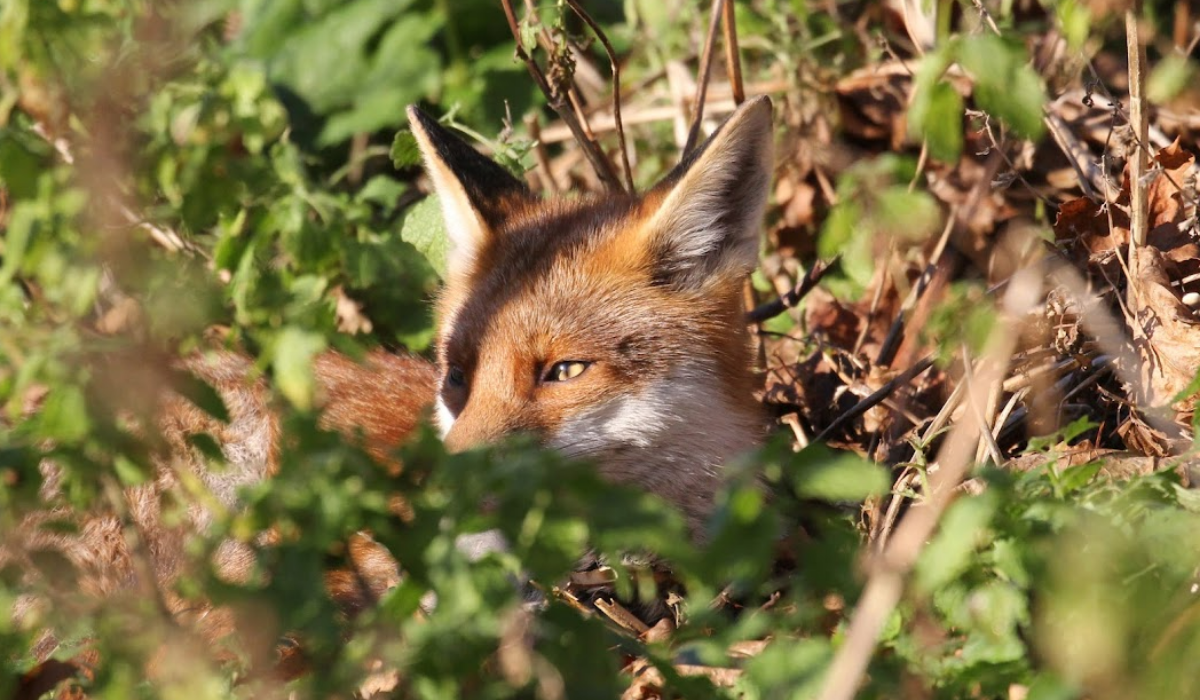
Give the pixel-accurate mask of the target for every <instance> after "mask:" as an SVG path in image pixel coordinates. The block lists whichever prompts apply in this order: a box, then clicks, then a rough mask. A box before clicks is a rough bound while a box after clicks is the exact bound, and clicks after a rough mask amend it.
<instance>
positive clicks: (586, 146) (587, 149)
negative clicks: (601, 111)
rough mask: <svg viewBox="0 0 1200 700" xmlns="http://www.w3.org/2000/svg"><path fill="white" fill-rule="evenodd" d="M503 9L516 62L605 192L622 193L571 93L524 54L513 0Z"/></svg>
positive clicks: (504, 2) (505, 2) (507, 0)
mask: <svg viewBox="0 0 1200 700" xmlns="http://www.w3.org/2000/svg"><path fill="white" fill-rule="evenodd" d="M500 5H501V7H503V8H504V17H505V19H507V20H508V29H509V31H511V32H512V35H513V40H514V41H515V42H516V52H517V58H519V59H521V61H522V62H523V63H524V64H525V67H526V68H527V69H528V70H529V75H530V77H532V78H533V82H534V84H536V85H537V86H538V89H539V90H541V91H542V94H543V95H545V96H546V102H547V103H549V105H550V107H551V108H552V109H554V111H555V112H556V113H557V114H558V116H559V118H560V119H562V120H563V123H564V124H566V125H567V128H568V129H570V130H571V134H572V135H573V136H574V137H575V140H576V141H577V142H578V143H579V147H580V150H582V151H583V154H584V156H585V157H586V158H587V160H588V163H590V164H591V166H592V170H594V171H595V172H596V177H597V178H599V180H600V182H601V183H602V184H603V185H604V187H605V188H606V189H609V190H620V189H621V182H620V180H618V179H617V174H616V173H615V172H613V167H612V163H611V162H610V161H609V160H608V156H606V155H604V151H602V150H601V149H600V146H599V144H597V143H596V141H595V139H594V138H589V136H588V134H587V131H585V130H584V128H583V125H582V124H581V123H580V121H579V118H578V117H577V116H576V114H575V112H574V110H573V109H572V108H571V105H570V103H569V91H565V92H564V91H563V90H559V89H557V88H555V87H554V86H551V85H550V81H549V80H548V79H547V78H546V74H545V72H543V71H542V67H541V66H540V65H538V63H537V61H535V60H534V59H533V57H532V56H530V55H529V53H528V52H527V51H525V46H524V44H522V42H521V26H520V24H519V22H518V21H517V14H516V11H515V10H514V9H513V5H512V0H500Z"/></svg>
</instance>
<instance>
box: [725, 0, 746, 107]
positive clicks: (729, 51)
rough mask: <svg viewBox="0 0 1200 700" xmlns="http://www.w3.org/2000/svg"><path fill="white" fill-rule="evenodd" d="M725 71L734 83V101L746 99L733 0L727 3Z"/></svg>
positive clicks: (735, 9)
mask: <svg viewBox="0 0 1200 700" xmlns="http://www.w3.org/2000/svg"><path fill="white" fill-rule="evenodd" d="M725 72H726V73H727V74H728V75H729V82H730V83H732V84H733V101H734V103H735V104H739V105H740V104H741V103H743V102H745V101H746V89H745V87H743V85H742V59H741V55H740V53H739V51H738V35H737V8H736V7H735V6H734V4H733V3H732V2H727V3H725Z"/></svg>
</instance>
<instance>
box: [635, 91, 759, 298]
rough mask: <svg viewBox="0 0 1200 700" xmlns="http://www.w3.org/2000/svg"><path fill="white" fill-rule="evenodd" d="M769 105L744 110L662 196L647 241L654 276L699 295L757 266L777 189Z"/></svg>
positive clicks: (675, 175)
mask: <svg viewBox="0 0 1200 700" xmlns="http://www.w3.org/2000/svg"><path fill="white" fill-rule="evenodd" d="M772 140H773V136H772V130H771V101H770V99H768V98H767V97H757V98H754V99H752V100H750V101H748V102H746V103H745V104H743V105H742V106H741V107H740V108H739V109H738V110H737V111H736V112H734V113H733V115H732V116H730V117H729V118H728V119H727V120H725V123H723V124H722V125H721V126H719V127H718V128H717V130H716V131H715V132H713V134H712V136H710V137H709V138H708V140H707V141H706V142H705V143H704V145H702V146H701V147H700V148H698V149H696V150H695V151H693V152H692V153H691V154H689V155H688V156H687V157H686V158H685V159H684V160H683V162H681V163H680V164H679V165H678V166H677V167H676V168H675V170H673V171H672V172H671V174H670V175H668V176H667V177H666V179H665V180H663V182H662V183H660V184H659V185H658V186H657V187H656V189H657V190H660V191H663V192H664V194H663V195H662V199H661V204H659V206H658V209H657V210H656V212H655V213H654V214H653V215H652V216H651V219H650V223H649V226H648V228H646V229H644V230H645V231H646V234H647V235H648V236H649V237H650V240H649V241H648V243H649V246H650V248H651V250H652V251H653V255H654V259H655V263H654V264H655V266H656V267H655V271H654V274H655V277H656V279H659V280H662V281H664V282H666V283H669V284H672V285H675V286H678V287H681V288H696V287H699V286H701V285H702V284H703V283H704V281H705V280H707V279H709V278H710V277H711V276H712V275H720V276H722V277H724V276H727V275H736V276H739V277H740V276H741V275H745V274H747V273H748V272H750V271H751V270H752V269H754V265H755V264H756V262H757V260H758V234H759V230H760V226H761V224H762V216H763V210H764V209H765V208H766V204H767V193H768V191H769V188H770V185H771V171H772V169H773V167H774V158H773V155H772Z"/></svg>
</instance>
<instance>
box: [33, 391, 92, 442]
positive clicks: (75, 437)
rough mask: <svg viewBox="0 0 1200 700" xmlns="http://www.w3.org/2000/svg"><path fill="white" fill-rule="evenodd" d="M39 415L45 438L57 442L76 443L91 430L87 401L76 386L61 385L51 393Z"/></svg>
mask: <svg viewBox="0 0 1200 700" xmlns="http://www.w3.org/2000/svg"><path fill="white" fill-rule="evenodd" d="M39 415H40V417H41V423H42V430H43V431H45V433H46V436H47V437H50V438H53V439H54V440H56V441H58V442H62V443H66V444H72V443H78V442H80V441H82V440H83V439H84V438H85V437H87V436H88V433H90V432H91V429H92V421H91V418H90V417H89V416H88V410H87V399H86V398H85V397H84V395H83V390H82V389H81V388H79V387H78V386H72V385H70V384H63V385H61V386H59V387H57V388H56V389H54V390H53V391H51V392H50V394H49V396H47V397H46V404H45V405H44V406H42V410H41V413H40V414H39Z"/></svg>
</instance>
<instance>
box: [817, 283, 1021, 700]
mask: <svg viewBox="0 0 1200 700" xmlns="http://www.w3.org/2000/svg"><path fill="white" fill-rule="evenodd" d="M1018 275H1020V276H1021V279H1020V280H1018V282H1019V284H1017V285H1016V286H1017V288H1019V289H1021V290H1022V292H1021V293H1014V292H1012V291H1011V289H1010V291H1009V293H1008V294H1007V295H1006V297H1005V301H1004V311H1005V315H1006V316H1007V317H1008V318H1009V319H1010V321H1009V322H1008V323H1002V324H997V325H996V327H995V329H994V330H993V331H992V334H991V337H989V339H988V352H987V355H986V357H985V358H984V361H983V362H981V363H980V364H979V366H978V372H977V373H976V375H975V380H976V381H975V382H974V385H975V388H977V389H979V388H991V387H993V386H994V385H996V384H998V383H1000V382H1001V381H1002V380H1003V379H1004V375H1005V374H1006V372H1007V369H1008V363H1009V359H1010V357H1011V356H1012V350H1013V347H1014V346H1015V344H1016V338H1017V336H1018V335H1019V333H1017V332H1015V331H1016V328H1015V327H1014V326H1015V325H1016V324H1017V323H1018V321H1017V320H1016V319H1019V318H1021V317H1023V316H1024V315H1025V314H1026V313H1028V308H1023V307H1025V306H1027V301H1026V300H1027V299H1029V298H1037V297H1038V296H1040V295H1029V294H1025V293H1024V290H1027V289H1030V288H1037V287H1038V286H1039V285H1040V281H1041V280H1040V278H1039V277H1037V276H1036V272H1035V271H1034V270H1033V269H1032V268H1029V269H1026V270H1022V271H1021V272H1019V273H1018ZM966 394H967V396H966V400H967V401H970V402H974V403H975V404H976V405H977V406H980V407H981V405H982V402H983V401H985V400H986V394H983V395H981V392H977V391H971V390H970V389H968V390H967V392H966ZM981 414H982V412H981V411H977V410H968V411H966V412H965V414H964V415H963V417H962V420H960V421H959V423H958V424H957V425H956V426H955V427H954V430H953V431H952V432H951V433H950V436H949V437H948V438H947V439H946V442H945V443H944V444H943V445H942V448H941V450H939V452H938V458H937V464H938V469H937V470H936V471H934V470H930V474H929V483H928V488H927V490H926V498H925V501H924V502H923V503H922V504H921V507H920V508H910V509H909V510H908V512H907V513H905V515H904V519H903V520H901V522H900V525H899V526H898V527H897V528H896V530H895V533H894V534H893V535H892V537H891V540H890V541H889V542H888V544H887V546H886V548H885V549H884V550H883V553H882V554H881V555H880V556H879V557H877V558H876V559H875V561H874V562H873V564H872V567H871V569H872V570H871V574H870V578H869V579H868V580H867V585H866V587H865V588H864V589H863V594H862V596H861V597H860V598H859V602H858V605H857V606H856V607H855V610H854V613H853V615H852V616H851V618H850V626H849V628H848V629H847V631H846V637H845V642H844V643H843V644H842V646H841V647H840V648H839V649H838V652H837V655H836V656H835V657H834V659H833V663H832V664H830V666H829V669H828V670H827V671H826V672H825V680H824V683H823V684H822V688H821V692H820V694H819V695H818V696H817V697H818V698H820V700H850V699H851V698H853V697H854V694H855V692H856V691H857V690H858V687H859V685H860V684H861V683H862V679H863V676H864V674H865V673H866V671H867V666H868V664H869V663H870V661H871V656H872V655H874V653H875V647H876V645H877V644H878V643H879V635H880V633H881V632H882V631H883V628H884V625H885V624H886V623H887V621H888V619H889V618H890V617H891V614H892V611H893V610H895V608H896V605H897V603H899V602H900V596H901V594H902V593H903V592H904V580H905V577H906V576H907V575H908V572H909V571H911V570H912V567H913V565H915V564H916V561H917V557H918V556H919V555H920V553H921V549H922V548H923V547H924V545H925V543H926V542H928V541H929V538H930V537H931V536H932V535H933V531H934V529H936V528H937V525H938V522H939V521H940V520H941V516H942V513H943V512H945V510H946V508H947V507H948V506H949V505H950V502H951V500H952V499H953V498H955V497H956V496H957V495H959V493H960V490H959V489H957V488H956V487H957V486H958V484H959V483H960V482H961V481H962V479H963V477H964V476H966V474H967V470H968V468H969V467H970V466H971V457H972V456H973V454H974V451H975V447H976V445H977V444H978V440H979V431H980V429H981V428H982V427H983V426H981V424H980V420H979V418H978V416H979V415H981Z"/></svg>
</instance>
